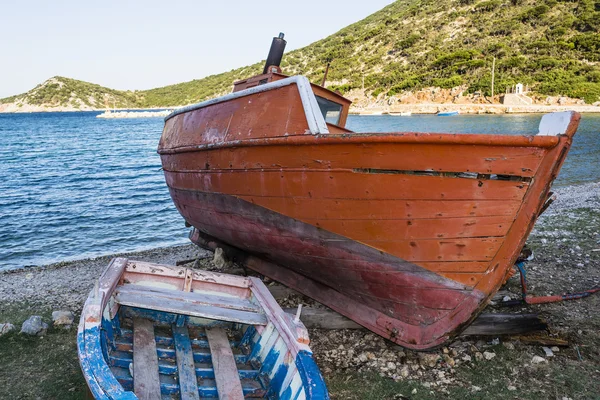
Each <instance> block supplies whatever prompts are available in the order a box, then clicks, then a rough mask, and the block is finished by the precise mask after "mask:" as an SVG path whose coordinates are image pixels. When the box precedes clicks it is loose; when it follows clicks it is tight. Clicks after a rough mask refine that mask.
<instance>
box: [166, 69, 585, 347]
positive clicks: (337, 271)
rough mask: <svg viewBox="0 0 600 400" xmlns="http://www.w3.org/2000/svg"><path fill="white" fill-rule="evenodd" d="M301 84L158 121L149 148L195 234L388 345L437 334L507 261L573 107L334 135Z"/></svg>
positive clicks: (481, 300)
mask: <svg viewBox="0 0 600 400" xmlns="http://www.w3.org/2000/svg"><path fill="white" fill-rule="evenodd" d="M290 79H291V78H290ZM295 86H297V87H295ZM304 89H305V88H304ZM302 93H303V88H302V82H301V81H296V82H295V83H294V82H292V83H290V84H289V85H287V86H281V85H279V86H273V88H272V89H270V90H265V91H262V92H259V93H256V92H249V93H247V94H244V93H242V95H240V96H238V97H233V98H225V99H222V101H216V102H213V103H210V104H205V105H200V106H198V107H196V108H191V109H188V110H184V112H181V113H179V114H176V115H173V116H172V117H171V118H169V119H167V121H166V124H165V129H164V132H163V136H162V138H161V143H160V145H159V153H160V154H161V159H162V164H163V169H164V172H165V178H166V182H167V185H168V187H169V190H170V193H171V196H172V198H173V201H174V202H175V205H176V206H177V208H178V210H179V212H180V213H181V214H182V216H183V217H184V218H185V220H186V221H187V222H188V223H190V224H191V225H193V226H194V227H195V228H196V229H197V231H196V232H195V234H194V240H195V241H196V242H198V243H200V244H204V245H205V246H207V245H209V244H211V243H212V244H213V245H220V246H225V247H227V246H230V247H231V248H232V251H235V249H238V250H242V251H243V252H245V253H247V254H250V255H251V256H250V258H249V266H250V267H252V268H254V269H256V270H258V271H259V272H261V273H263V274H265V275H268V276H271V277H273V278H274V279H277V280H280V281H282V282H283V283H285V284H287V285H289V286H292V287H294V288H295V289H297V290H299V291H300V292H303V293H305V294H307V295H309V296H311V297H313V298H315V299H317V300H318V301H320V302H322V303H324V304H327V305H328V306H330V307H331V308H333V309H335V310H337V311H339V312H340V313H342V314H344V315H346V316H348V317H349V318H352V319H354V320H355V321H356V322H358V323H360V324H362V325H363V326H366V327H368V328H369V329H371V330H373V331H374V332H376V333H378V334H380V335H382V336H385V337H387V338H389V339H391V340H393V341H395V342H396V343H398V344H401V345H403V346H406V347H410V348H416V349H425V348H429V347H432V346H435V345H439V344H441V343H443V342H444V341H446V340H448V339H449V338H450V337H452V336H453V335H455V334H456V333H458V332H459V331H460V329H461V328H462V327H464V326H466V324H468V322H469V321H470V320H471V319H472V318H473V317H474V316H476V315H477V313H478V312H479V311H480V310H481V309H482V308H483V307H484V306H485V304H486V303H487V300H488V299H489V298H490V297H491V296H492V295H493V294H494V293H495V292H496V291H497V290H498V288H499V286H500V285H501V283H502V282H503V281H504V279H505V277H506V275H507V273H508V272H509V269H510V268H511V267H512V266H513V265H514V262H515V260H516V258H517V257H518V255H519V253H520V250H521V248H522V247H523V245H524V243H525V240H526V238H527V235H528V234H529V232H530V231H531V229H532V227H533V223H534V222H535V219H536V218H537V216H538V214H539V212H540V210H541V208H542V207H543V205H544V203H545V201H546V200H547V198H548V193H549V188H550V185H551V183H552V181H553V180H554V178H555V177H556V175H557V174H558V171H559V169H560V166H561V164H562V162H563V160H564V158H565V156H566V153H567V151H568V148H569V146H570V143H571V138H572V136H573V134H574V133H575V130H576V128H577V124H578V120H579V116H578V115H577V114H569V115H566V116H563V117H566V118H568V121H566V124H565V132H564V133H565V134H564V135H558V136H499V135H452V134H423V133H393V134H362V133H361V134H353V133H348V132H344V133H335V132H340V131H341V130H343V128H340V127H336V126H333V125H328V124H327V125H325V124H323V123H322V122H323V121H319V120H318V117H319V116H320V115H319V114H318V112H315V110H311V109H310V107H311V105H310V104H311V103H310V102H309V101H307V100H306V99H305V98H303V97H302ZM315 115H316V119H317V122H316V124H314V123H313V124H312V125H311V123H310V121H311V118H314V117H315ZM563 119H564V118H563ZM324 126H325V128H323V127H324Z"/></svg>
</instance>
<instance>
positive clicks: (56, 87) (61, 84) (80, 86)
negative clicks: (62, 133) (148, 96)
mask: <svg viewBox="0 0 600 400" xmlns="http://www.w3.org/2000/svg"><path fill="white" fill-rule="evenodd" d="M0 103H17V104H20V105H22V106H24V105H30V106H44V107H73V108H77V109H86V108H104V107H105V106H106V104H108V105H109V106H110V107H113V105H114V106H115V107H118V108H126V107H139V106H141V98H140V97H139V96H138V95H136V94H135V93H133V92H130V91H121V90H114V89H109V88H106V87H102V86H100V85H96V84H93V83H88V82H84V81H79V80H76V79H70V78H64V77H62V76H55V77H53V78H50V79H48V80H47V81H45V82H44V83H42V84H40V85H37V86H36V87H35V88H33V89H31V90H30V91H29V92H27V93H23V94H20V95H17V96H12V97H8V98H6V99H1V100H0Z"/></svg>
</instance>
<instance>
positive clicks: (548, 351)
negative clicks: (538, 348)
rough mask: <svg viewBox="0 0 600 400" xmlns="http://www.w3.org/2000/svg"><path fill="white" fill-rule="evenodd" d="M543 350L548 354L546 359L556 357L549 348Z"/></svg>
mask: <svg viewBox="0 0 600 400" xmlns="http://www.w3.org/2000/svg"><path fill="white" fill-rule="evenodd" d="M542 350H544V353H546V357H554V353H553V352H552V350H551V349H550V348H549V347H542Z"/></svg>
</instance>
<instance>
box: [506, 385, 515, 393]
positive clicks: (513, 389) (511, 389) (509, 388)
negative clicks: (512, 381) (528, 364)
mask: <svg viewBox="0 0 600 400" xmlns="http://www.w3.org/2000/svg"><path fill="white" fill-rule="evenodd" d="M507 389H508V390H510V391H511V392H514V391H515V390H517V387H516V386H513V385H508V387H507Z"/></svg>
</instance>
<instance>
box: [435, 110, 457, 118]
mask: <svg viewBox="0 0 600 400" xmlns="http://www.w3.org/2000/svg"><path fill="white" fill-rule="evenodd" d="M453 115H458V111H445V112H438V113H437V116H438V117H451V116H453Z"/></svg>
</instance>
